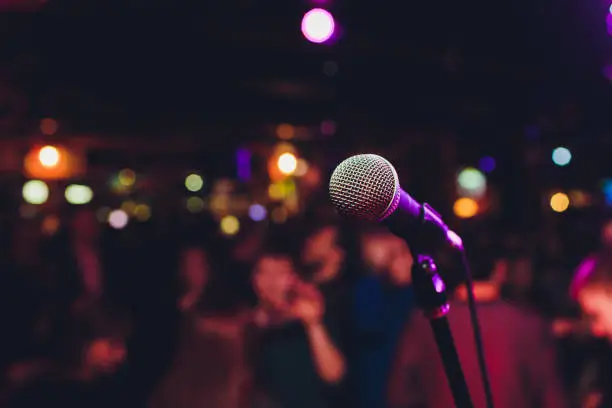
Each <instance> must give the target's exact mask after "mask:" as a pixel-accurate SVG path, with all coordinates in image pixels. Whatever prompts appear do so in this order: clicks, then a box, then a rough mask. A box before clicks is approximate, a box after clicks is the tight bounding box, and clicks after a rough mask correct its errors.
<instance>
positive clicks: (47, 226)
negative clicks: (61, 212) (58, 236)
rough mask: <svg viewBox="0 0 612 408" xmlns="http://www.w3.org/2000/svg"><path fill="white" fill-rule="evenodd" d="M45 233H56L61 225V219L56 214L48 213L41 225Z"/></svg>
mask: <svg viewBox="0 0 612 408" xmlns="http://www.w3.org/2000/svg"><path fill="white" fill-rule="evenodd" d="M40 227H41V229H42V232H43V234H45V235H47V236H51V235H54V234H55V233H56V232H57V230H59V227H60V220H59V218H57V216H55V215H48V216H46V217H45V219H44V220H43V221H42V223H41V225H40Z"/></svg>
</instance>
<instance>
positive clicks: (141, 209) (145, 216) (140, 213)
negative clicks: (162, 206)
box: [134, 204, 151, 222]
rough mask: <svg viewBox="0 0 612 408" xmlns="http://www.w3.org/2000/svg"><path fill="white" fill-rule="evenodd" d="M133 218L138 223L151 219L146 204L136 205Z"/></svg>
mask: <svg viewBox="0 0 612 408" xmlns="http://www.w3.org/2000/svg"><path fill="white" fill-rule="evenodd" d="M134 217H136V219H137V220H138V221H140V222H145V221H148V220H149V218H151V207H149V206H148V205H146V204H138V205H137V206H136V207H135V208H134Z"/></svg>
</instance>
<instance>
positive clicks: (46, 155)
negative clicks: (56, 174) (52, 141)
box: [38, 146, 60, 167]
mask: <svg viewBox="0 0 612 408" xmlns="http://www.w3.org/2000/svg"><path fill="white" fill-rule="evenodd" d="M38 160H39V161H40V164H42V165H43V167H55V166H57V165H58V163H59V161H60V153H59V151H58V150H57V149H56V148H55V147H53V146H45V147H43V148H42V149H40V152H38Z"/></svg>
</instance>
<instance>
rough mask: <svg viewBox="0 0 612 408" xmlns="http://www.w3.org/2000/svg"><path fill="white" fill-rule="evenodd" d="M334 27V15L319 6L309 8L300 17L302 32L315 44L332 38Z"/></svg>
mask: <svg viewBox="0 0 612 408" xmlns="http://www.w3.org/2000/svg"><path fill="white" fill-rule="evenodd" d="M335 28H336V23H335V21H334V17H333V16H332V15H331V13H330V12H329V11H327V10H324V9H321V8H315V9H312V10H310V11H309V12H307V13H306V14H304V18H302V34H304V37H306V39H307V40H308V41H310V42H313V43H316V44H320V43H324V42H326V41H328V40H329V39H330V38H332V36H333V35H334V30H335Z"/></svg>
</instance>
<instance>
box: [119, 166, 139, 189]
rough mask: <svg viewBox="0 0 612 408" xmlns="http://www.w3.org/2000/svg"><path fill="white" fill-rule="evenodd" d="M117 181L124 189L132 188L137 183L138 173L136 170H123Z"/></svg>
mask: <svg viewBox="0 0 612 408" xmlns="http://www.w3.org/2000/svg"><path fill="white" fill-rule="evenodd" d="M117 180H118V181H119V183H120V184H121V185H122V186H123V187H131V186H133V185H134V183H135V182H136V173H135V172H134V170H130V169H123V170H121V171H120V172H119V174H118V175H117Z"/></svg>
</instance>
